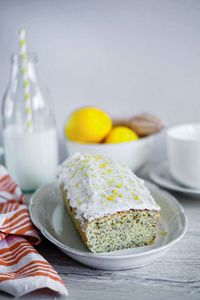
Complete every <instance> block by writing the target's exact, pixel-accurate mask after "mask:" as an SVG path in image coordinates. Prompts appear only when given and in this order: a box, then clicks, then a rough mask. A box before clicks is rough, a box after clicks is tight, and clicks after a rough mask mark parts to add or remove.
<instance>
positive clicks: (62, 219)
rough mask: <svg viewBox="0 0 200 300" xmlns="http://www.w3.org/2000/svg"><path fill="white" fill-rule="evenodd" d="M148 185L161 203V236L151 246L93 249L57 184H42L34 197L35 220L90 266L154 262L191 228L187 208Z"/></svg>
mask: <svg viewBox="0 0 200 300" xmlns="http://www.w3.org/2000/svg"><path fill="white" fill-rule="evenodd" d="M148 187H149V188H150V191H151V193H152V195H153V196H154V197H155V199H156V201H157V203H158V204H159V205H160V206H161V220H160V224H159V226H158V237H157V239H156V241H155V243H154V244H153V245H151V246H145V247H139V248H135V249H127V250H119V251H113V252H109V253H102V254H100V253H98V254H95V253H92V252H90V251H89V250H88V249H87V248H86V247H85V245H84V243H83V242H82V240H81V238H80V237H79V234H78V233H77V231H76V230H75V228H74V226H73V224H72V222H71V220H70V217H69V216H68V214H67V212H66V210H65V208H64V204H63V201H62V195H61V192H60V190H59V187H58V185H57V183H52V184H48V185H46V186H44V187H42V188H41V189H39V190H38V191H37V192H36V193H35V194H34V195H33V196H32V198H31V200H30V215H31V219H32V221H33V223H34V224H35V225H36V227H38V229H39V230H40V231H41V232H42V234H43V235H44V236H45V237H46V238H47V239H48V240H50V241H51V242H52V243H53V244H55V245H56V246H57V247H58V248H59V249H60V250H61V251H63V252H64V253H65V254H67V255H69V256H70V257H72V258H73V259H75V260H77V261H79V262H81V263H83V264H85V265H87V266H90V267H93V268H97V269H104V270H123V269H131V268H138V267H142V266H144V265H147V264H150V263H152V262H153V261H154V260H155V259H157V258H159V257H160V256H161V255H163V254H164V253H165V252H166V251H167V250H168V249H169V248H170V247H171V246H172V245H174V244H175V243H176V242H178V241H179V240H180V239H181V238H182V237H183V236H184V234H185V231H186V227H187V221H186V217H185V215H184V211H183V208H182V206H181V205H180V204H179V203H178V201H177V200H176V199H175V198H174V197H172V196H171V195H170V194H169V193H167V192H164V191H161V190H160V189H159V188H157V187H156V186H154V185H152V184H149V183H148Z"/></svg>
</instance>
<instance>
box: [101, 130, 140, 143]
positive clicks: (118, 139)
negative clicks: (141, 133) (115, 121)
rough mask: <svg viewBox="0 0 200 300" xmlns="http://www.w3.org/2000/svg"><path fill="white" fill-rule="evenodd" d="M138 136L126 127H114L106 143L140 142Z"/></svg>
mask: <svg viewBox="0 0 200 300" xmlns="http://www.w3.org/2000/svg"><path fill="white" fill-rule="evenodd" d="M138 139H139V137H138V135H137V134H136V133H135V132H134V131H133V130H131V129H129V128H128V127H125V126H117V127H114V128H113V129H112V130H111V132H110V133H109V134H108V136H107V137H106V139H105V143H123V142H130V141H135V140H138Z"/></svg>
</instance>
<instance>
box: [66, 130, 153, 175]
mask: <svg viewBox="0 0 200 300" xmlns="http://www.w3.org/2000/svg"><path fill="white" fill-rule="evenodd" d="M154 139H155V135H150V136H148V137H144V138H141V139H139V140H137V141H132V142H125V143H117V144H81V143H77V142H72V141H69V140H67V141H66V147H67V153H68V155H69V156H71V155H73V154H74V153H77V152H79V153H82V154H100V155H104V156H106V157H109V158H112V159H115V160H118V161H122V162H124V163H126V164H127V166H128V167H129V168H130V169H131V170H133V171H137V170H138V169H139V168H141V167H142V166H143V165H144V164H145V163H147V161H148V160H149V158H150V157H151V154H152V151H153V146H154Z"/></svg>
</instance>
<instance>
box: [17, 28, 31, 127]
mask: <svg viewBox="0 0 200 300" xmlns="http://www.w3.org/2000/svg"><path fill="white" fill-rule="evenodd" d="M19 40H20V55H21V60H22V77H23V89H24V99H25V112H26V125H27V128H28V130H29V131H30V132H32V131H33V118H32V109H31V94H30V84H29V80H28V57H27V46H26V32H25V29H23V28H22V29H20V31H19Z"/></svg>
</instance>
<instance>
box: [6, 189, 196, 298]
mask: <svg viewBox="0 0 200 300" xmlns="http://www.w3.org/2000/svg"><path fill="white" fill-rule="evenodd" d="M174 195H175V197H177V199H178V200H179V201H180V202H181V204H182V205H183V207H184V209H185V213H186V215H187V217H188V230H187V232H186V235H185V236H184V238H183V239H182V240H181V241H180V242H179V243H177V244H176V245H174V246H173V247H172V248H171V249H170V250H169V251H168V252H167V253H166V254H165V256H163V257H162V258H160V259H158V260H157V261H155V262H154V263H153V264H151V265H149V266H146V267H143V268H139V269H133V270H126V271H114V272H113V271H103V270H95V269H91V268H88V267H86V266H84V265H81V264H80V263H78V262H76V261H74V260H73V259H71V258H69V257H67V256H66V255H65V254H63V253H62V252H61V251H60V250H58V249H57V248H56V247H55V246H54V245H53V244H51V243H50V242H48V241H47V240H46V239H43V241H42V243H41V244H40V245H39V246H38V247H37V249H38V251H39V252H40V253H41V254H42V255H43V256H44V257H45V258H46V259H47V260H48V261H49V262H50V263H51V264H52V265H53V266H54V268H55V269H56V271H57V272H58V273H59V274H60V276H61V277H62V279H63V280H64V281H65V283H66V286H67V288H68V291H69V296H68V297H67V299H68V300H79V299H86V300H90V299H91V300H93V299H94V300H100V299H103V300H112V299H114V300H118V299H122V300H126V299H140V300H145V299H153V300H158V299H159V300H160V299H162V300H165V299H170V300H172V299H176V300H177V299H182V300H183V299H187V300H188V299H190V300H191V299H198V300H199V299H200V199H199V198H200V197H196V198H191V197H188V196H184V195H181V194H174ZM57 298H59V299H63V297H58V295H57V294H55V293H51V292H49V291H47V290H46V291H44V290H43V291H42V290H41V291H40V292H35V293H31V294H29V295H27V296H24V297H22V299H24V300H25V299H27V300H28V299H57ZM0 299H10V296H7V295H6V294H3V293H2V294H1V293H0Z"/></svg>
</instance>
